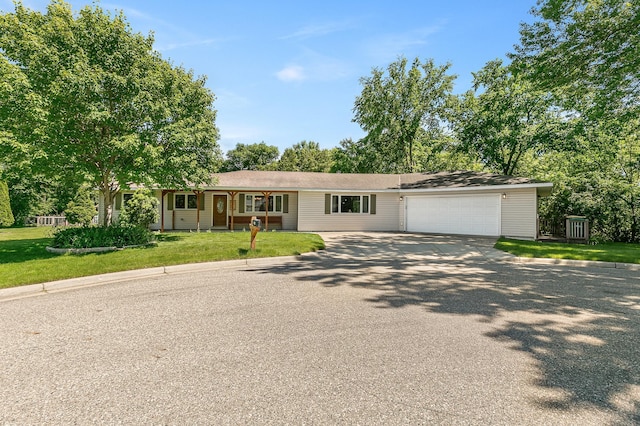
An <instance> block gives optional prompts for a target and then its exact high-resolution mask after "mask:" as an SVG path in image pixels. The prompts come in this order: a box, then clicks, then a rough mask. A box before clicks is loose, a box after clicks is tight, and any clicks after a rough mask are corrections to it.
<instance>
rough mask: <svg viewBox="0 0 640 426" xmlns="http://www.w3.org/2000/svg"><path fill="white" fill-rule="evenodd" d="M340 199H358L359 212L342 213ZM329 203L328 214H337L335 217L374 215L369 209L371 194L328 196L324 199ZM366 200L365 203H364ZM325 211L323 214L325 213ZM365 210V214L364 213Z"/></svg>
mask: <svg viewBox="0 0 640 426" xmlns="http://www.w3.org/2000/svg"><path fill="white" fill-rule="evenodd" d="M342 197H351V198H355V197H358V198H359V206H360V209H359V210H360V211H358V212H343V211H342ZM328 200H330V201H331V205H330V206H329V209H327V210H328V212H329V214H337V215H342V214H345V215H370V214H375V213H374V212H372V208H371V202H372V195H371V194H347V193H345V194H329V197H326V199H325V201H328ZM365 200H366V203H365ZM327 210H325V212H326V211H327ZM364 210H366V212H365V211H364Z"/></svg>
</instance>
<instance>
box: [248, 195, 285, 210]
mask: <svg viewBox="0 0 640 426" xmlns="http://www.w3.org/2000/svg"><path fill="white" fill-rule="evenodd" d="M267 209H268V210H269V212H275V213H282V195H270V196H269V199H268V200H266V199H265V197H264V195H245V207H244V211H245V212H246V213H251V212H264V211H267Z"/></svg>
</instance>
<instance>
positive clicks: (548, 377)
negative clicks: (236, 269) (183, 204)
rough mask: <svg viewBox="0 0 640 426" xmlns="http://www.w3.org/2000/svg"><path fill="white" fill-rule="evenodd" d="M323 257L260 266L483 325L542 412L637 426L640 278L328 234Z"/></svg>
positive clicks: (399, 238)
mask: <svg viewBox="0 0 640 426" xmlns="http://www.w3.org/2000/svg"><path fill="white" fill-rule="evenodd" d="M323 237H324V238H325V239H326V240H327V250H326V251H325V252H320V253H318V254H317V255H314V256H310V257H308V258H306V259H307V260H305V261H303V262H297V263H293V264H286V265H282V266H274V267H269V268H265V269H264V270H263V273H265V274H267V273H268V274H272V273H275V274H287V275H288V276H293V277H294V278H295V279H297V280H300V281H307V282H308V281H311V282H315V283H317V284H319V285H322V286H325V287H336V286H353V287H358V288H362V289H368V290H371V296H370V297H369V298H367V299H366V300H367V301H369V302H371V303H372V304H373V305H375V306H376V307H378V308H380V309H397V308H402V307H405V306H409V305H414V306H418V307H420V308H422V309H424V310H425V312H428V313H436V314H450V315H468V316H473V317H477V320H478V321H482V322H485V323H490V324H492V325H493V327H494V328H493V330H492V331H491V332H490V333H488V334H487V336H488V337H490V338H492V339H495V340H496V341H497V342H501V343H503V344H506V345H508V346H509V347H510V348H512V349H513V350H516V351H523V352H526V353H527V354H529V355H530V356H531V357H532V359H533V360H534V361H535V362H534V365H535V366H536V368H537V370H538V372H537V379H536V382H535V383H533V386H534V387H536V388H537V389H538V390H539V392H534V395H536V396H535V397H534V398H535V400H533V401H532V403H533V404H537V405H538V406H540V407H542V408H547V409H551V410H561V411H565V410H567V411H568V410H571V409H572V408H575V407H576V406H581V407H585V406H590V407H593V408H597V409H600V410H606V411H612V412H615V413H617V415H618V416H619V418H620V421H621V422H622V423H623V424H626V423H629V424H633V423H636V424H637V423H640V279H639V278H638V277H637V272H633V271H625V270H618V269H595V268H594V269H591V268H570V267H558V266H553V267H550V266H544V265H519V264H511V263H506V262H500V261H499V260H500V259H501V258H503V257H504V256H503V255H502V254H501V253H499V252H497V251H495V250H494V249H492V248H491V247H492V245H493V242H495V240H493V241H492V240H486V239H482V238H453V237H445V236H431V235H415V234H385V233H379V234H335V235H334V234H327V235H323Z"/></svg>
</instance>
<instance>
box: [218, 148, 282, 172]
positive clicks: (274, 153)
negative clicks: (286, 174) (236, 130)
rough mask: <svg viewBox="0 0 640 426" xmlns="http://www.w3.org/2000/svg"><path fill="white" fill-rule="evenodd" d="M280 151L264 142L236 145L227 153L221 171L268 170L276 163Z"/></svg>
mask: <svg viewBox="0 0 640 426" xmlns="http://www.w3.org/2000/svg"><path fill="white" fill-rule="evenodd" d="M279 155H280V151H279V150H278V147H277V146H274V145H267V144H266V143H264V142H260V143H254V144H247V145H245V144H242V143H239V144H236V147H235V149H231V150H229V151H228V152H227V155H226V157H227V158H226V160H225V161H224V163H223V165H222V171H225V172H233V171H235V170H270V169H272V168H273V167H274V166H275V164H276V162H277V161H278V156H279Z"/></svg>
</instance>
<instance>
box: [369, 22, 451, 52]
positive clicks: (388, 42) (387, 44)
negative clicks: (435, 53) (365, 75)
mask: <svg viewBox="0 0 640 426" xmlns="http://www.w3.org/2000/svg"><path fill="white" fill-rule="evenodd" d="M442 27H443V23H440V24H437V25H433V26H430V27H423V28H418V29H414V30H411V31H407V32H404V33H396V34H386V35H383V36H380V37H377V38H375V39H373V40H370V41H369V43H368V44H367V47H366V50H367V52H368V53H369V55H370V56H372V57H374V58H376V59H378V60H385V61H386V60H389V59H394V58H397V57H398V56H400V55H406V54H408V53H409V52H411V51H412V50H414V49H416V48H417V47H420V46H424V45H426V44H428V43H429V37H430V36H432V35H433V34H436V33H438V32H440V30H441V29H442Z"/></svg>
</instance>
